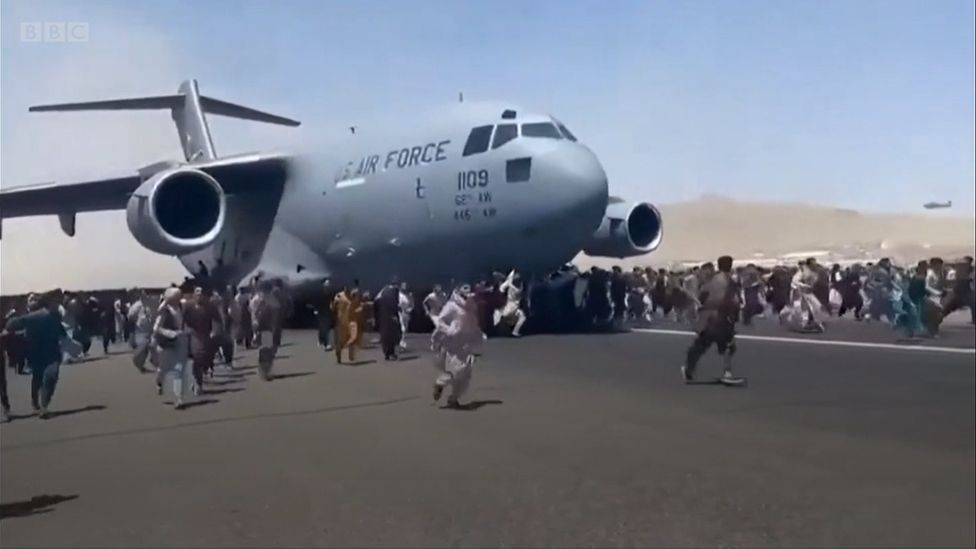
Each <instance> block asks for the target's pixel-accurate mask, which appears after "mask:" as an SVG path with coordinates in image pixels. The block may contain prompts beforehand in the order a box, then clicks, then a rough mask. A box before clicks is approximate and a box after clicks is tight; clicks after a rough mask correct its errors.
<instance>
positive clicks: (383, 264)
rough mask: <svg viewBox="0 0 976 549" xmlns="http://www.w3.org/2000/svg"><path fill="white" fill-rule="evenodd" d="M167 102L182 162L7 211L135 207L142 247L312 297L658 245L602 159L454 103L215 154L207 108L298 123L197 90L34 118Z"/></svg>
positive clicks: (46, 193)
mask: <svg viewBox="0 0 976 549" xmlns="http://www.w3.org/2000/svg"><path fill="white" fill-rule="evenodd" d="M142 109H168V110H170V112H171V115H172V118H173V121H174V122H175V124H176V127H177V130H178V131H179V136H180V141H181V143H182V148H183V153H184V156H185V159H184V161H181V162H177V161H164V162H159V163H156V164H153V165H150V166H146V167H144V168H142V169H138V170H135V173H133V174H131V175H128V176H124V177H118V178H111V179H100V180H96V181H83V182H77V183H70V184H55V183H51V184H42V185H33V186H23V187H15V188H9V189H2V190H0V219H5V218H13V217H22V216H37V215H57V216H58V217H59V219H60V222H61V228H62V230H63V231H64V232H65V233H66V234H68V235H69V236H73V235H74V234H75V218H76V215H77V214H78V213H82V212H94V211H105V210H123V209H124V210H125V211H126V219H127V224H128V227H129V231H131V233H132V235H133V236H134V237H135V239H136V240H137V241H138V242H139V243H140V244H141V245H142V246H144V247H146V248H148V249H150V250H152V251H154V252H157V253H160V254H166V255H172V256H176V257H178V258H179V259H180V261H181V262H182V263H183V265H184V266H185V267H186V268H187V269H188V270H190V271H191V272H195V273H198V272H199V271H201V270H202V269H201V268H200V265H203V266H205V267H206V268H207V270H208V272H209V273H210V274H211V275H212V276H215V277H220V278H221V279H222V280H225V281H227V282H228V283H229V284H238V283H240V282H241V281H246V280H250V279H251V278H253V277H255V276H260V277H262V278H264V279H281V280H283V281H284V282H285V283H286V284H287V285H288V286H290V287H291V288H292V289H293V290H295V291H298V292H303V291H307V290H310V289H311V288H313V287H314V285H317V284H318V283H319V282H320V281H321V280H323V279H324V278H326V277H331V278H333V279H334V280H337V281H341V282H352V281H354V280H358V281H359V283H360V284H362V285H363V286H364V287H377V286H379V285H382V284H384V283H386V282H387V281H388V280H389V279H390V277H392V276H394V275H396V276H398V277H400V278H401V279H403V280H407V281H410V282H411V283H415V284H422V283H431V282H435V281H441V282H447V283H449V282H451V281H471V280H473V279H474V278H475V277H480V276H483V275H484V274H485V273H488V272H491V271H493V270H507V269H511V268H514V269H518V270H520V271H523V272H526V273H545V272H548V271H549V270H551V269H553V268H555V267H557V266H559V265H561V264H563V263H565V262H566V261H569V260H570V259H572V258H573V257H574V256H575V255H576V254H577V253H579V251H580V250H584V251H586V252H587V253H588V254H590V255H594V256H608V257H618V258H620V257H628V256H634V255H640V254H644V253H647V252H650V251H652V250H654V249H655V248H656V247H657V246H658V245H659V244H660V242H661V238H662V221H661V215H660V213H659V212H658V210H657V208H655V207H654V205H652V204H649V203H627V202H624V201H623V200H621V199H618V198H614V197H609V196H608V192H607V177H606V174H605V173H604V171H603V168H602V166H601V165H600V162H599V161H598V160H597V158H596V156H595V155H594V154H593V152H591V151H590V150H589V149H588V148H587V147H586V146H585V145H583V144H582V143H580V142H579V141H577V139H576V137H575V136H574V135H573V134H572V133H570V131H569V130H568V129H567V128H566V126H564V125H563V124H562V123H561V122H559V121H558V120H556V119H555V118H552V117H551V116H547V115H543V114H538V113H532V112H527V111H523V110H521V109H518V108H515V107H512V106H499V105H490V104H483V103H470V102H465V103H458V104H455V105H454V106H453V107H451V108H449V109H446V110H443V111H441V112H439V113H438V114H436V115H434V116H432V117H429V118H427V119H425V121H424V123H423V124H422V125H419V126H414V127H412V128H411V129H410V130H408V131H400V132H394V131H387V132H384V135H378V134H377V132H375V131H361V132H358V133H354V134H350V135H348V136H347V138H348V139H346V140H345V141H344V142H342V143H337V144H336V145H335V146H333V147H330V148H329V149H328V150H321V151H317V152H316V153H314V154H311V155H298V154H282V153H255V154H244V155H236V156H228V157H218V156H217V154H216V152H215V150H214V146H213V142H212V140H211V137H210V130H209V128H208V126H207V120H206V117H205V114H206V113H210V114H215V115H223V116H228V117H234V118H239V119H246V120H253V121H258V122H266V123H271V124H281V125H286V126H298V125H299V122H297V121H295V120H291V119H288V118H284V117H281V116H276V115H273V114H268V113H265V112H261V111H258V110H254V109H251V108H248V107H244V106H241V105H236V104H233V103H228V102H225V101H220V100H217V99H214V98H211V97H207V96H204V95H201V94H200V93H199V90H198V86H197V83H196V81H195V80H188V81H185V82H183V83H182V84H181V85H180V87H179V90H178V93H176V94H174V95H164V96H156V97H139V98H129V99H117V100H109V101H94V102H86V103H66V104H57V105H45V106H38V107H31V108H30V111H32V112H46V111H84V110H142Z"/></svg>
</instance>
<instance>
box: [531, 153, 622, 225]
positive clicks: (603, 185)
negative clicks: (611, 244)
mask: <svg viewBox="0 0 976 549" xmlns="http://www.w3.org/2000/svg"><path fill="white" fill-rule="evenodd" d="M539 161H540V162H539V163H540V164H541V165H540V168H541V169H540V175H542V176H543V177H544V178H545V180H546V183H547V186H550V188H549V189H548V191H549V192H548V193H547V194H548V195H549V196H550V197H551V198H552V199H555V200H558V201H559V202H560V204H559V207H560V209H561V210H562V211H564V212H566V213H567V214H568V215H569V216H572V221H573V222H574V224H575V223H579V224H583V225H592V227H590V229H591V230H596V228H597V226H598V225H599V224H600V221H601V220H602V218H603V214H604V211H605V210H606V207H607V200H608V194H609V193H608V189H607V174H606V172H605V171H603V166H602V165H600V161H599V160H598V159H597V157H596V155H595V154H593V152H592V151H590V150H589V149H588V148H586V147H585V146H583V145H580V144H578V143H564V144H562V145H561V146H560V147H558V148H557V149H556V150H553V151H550V152H549V154H545V155H542V156H541V157H540V158H539ZM543 174H544V175H543ZM557 197H558V198H557Z"/></svg>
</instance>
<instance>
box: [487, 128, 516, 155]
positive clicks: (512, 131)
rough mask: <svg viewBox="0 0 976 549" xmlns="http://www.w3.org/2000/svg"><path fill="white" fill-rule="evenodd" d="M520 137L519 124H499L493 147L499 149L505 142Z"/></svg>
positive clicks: (492, 143)
mask: <svg viewBox="0 0 976 549" xmlns="http://www.w3.org/2000/svg"><path fill="white" fill-rule="evenodd" d="M516 137H518V126H516V125H515V124H499V125H498V129H497V130H495V140H494V141H492V142H491V148H493V149H497V148H498V147H501V146H502V145H504V144H505V143H508V142H509V141H511V140H513V139H515V138H516Z"/></svg>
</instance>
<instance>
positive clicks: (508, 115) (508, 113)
mask: <svg viewBox="0 0 976 549" xmlns="http://www.w3.org/2000/svg"><path fill="white" fill-rule="evenodd" d="M516 116H518V115H517V114H516V113H515V111H513V110H512V109H505V111H504V112H502V119H503V120H514V119H515V117H516Z"/></svg>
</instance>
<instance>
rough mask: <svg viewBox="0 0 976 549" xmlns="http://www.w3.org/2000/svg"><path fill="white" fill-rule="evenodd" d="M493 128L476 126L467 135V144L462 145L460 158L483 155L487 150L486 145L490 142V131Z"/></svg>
mask: <svg viewBox="0 0 976 549" xmlns="http://www.w3.org/2000/svg"><path fill="white" fill-rule="evenodd" d="M492 129H494V126H478V127H477V128H475V129H473V130H471V133H470V134H468V142H467V143H465V144H464V153H462V156H471V155H472V154H478V153H483V152H485V151H487V150H488V143H490V142H491V130H492Z"/></svg>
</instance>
